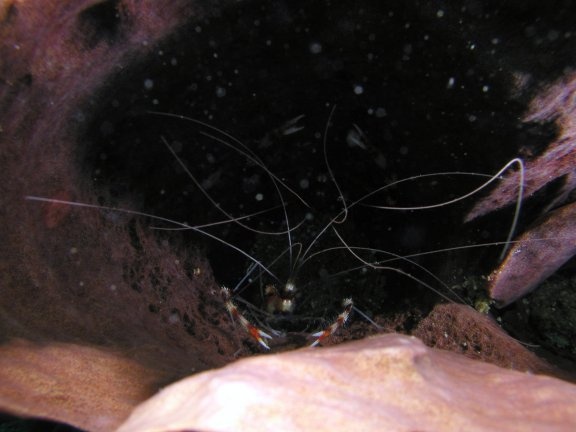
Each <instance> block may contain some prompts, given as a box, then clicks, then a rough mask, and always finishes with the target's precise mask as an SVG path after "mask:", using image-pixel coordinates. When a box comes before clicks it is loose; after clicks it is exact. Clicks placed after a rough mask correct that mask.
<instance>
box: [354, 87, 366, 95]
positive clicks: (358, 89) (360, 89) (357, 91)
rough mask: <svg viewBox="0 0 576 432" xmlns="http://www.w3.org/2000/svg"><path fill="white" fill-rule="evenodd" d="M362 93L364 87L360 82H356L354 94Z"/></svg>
mask: <svg viewBox="0 0 576 432" xmlns="http://www.w3.org/2000/svg"><path fill="white" fill-rule="evenodd" d="M362 93H364V87H363V86H361V85H360V84H356V85H355V86H354V94H357V95H361V94H362Z"/></svg>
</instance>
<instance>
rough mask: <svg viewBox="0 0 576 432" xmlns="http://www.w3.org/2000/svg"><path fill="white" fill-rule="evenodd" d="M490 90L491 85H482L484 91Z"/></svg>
mask: <svg viewBox="0 0 576 432" xmlns="http://www.w3.org/2000/svg"><path fill="white" fill-rule="evenodd" d="M488 90H490V87H489V86H487V85H485V86H484V87H482V91H483V92H484V93H488Z"/></svg>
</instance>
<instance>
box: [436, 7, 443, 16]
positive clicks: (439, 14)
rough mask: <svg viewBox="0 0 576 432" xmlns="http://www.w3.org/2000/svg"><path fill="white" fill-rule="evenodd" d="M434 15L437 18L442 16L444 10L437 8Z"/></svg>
mask: <svg viewBox="0 0 576 432" xmlns="http://www.w3.org/2000/svg"><path fill="white" fill-rule="evenodd" d="M436 16H437V17H438V18H442V17H443V16H444V11H443V10H442V9H440V10H438V11H437V12H436Z"/></svg>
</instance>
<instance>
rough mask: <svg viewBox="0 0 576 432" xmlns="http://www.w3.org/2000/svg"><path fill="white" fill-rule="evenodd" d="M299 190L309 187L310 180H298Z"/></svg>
mask: <svg viewBox="0 0 576 432" xmlns="http://www.w3.org/2000/svg"><path fill="white" fill-rule="evenodd" d="M299 184H300V188H301V189H308V187H309V186H310V180H308V179H307V178H304V179H302V180H300V183H299Z"/></svg>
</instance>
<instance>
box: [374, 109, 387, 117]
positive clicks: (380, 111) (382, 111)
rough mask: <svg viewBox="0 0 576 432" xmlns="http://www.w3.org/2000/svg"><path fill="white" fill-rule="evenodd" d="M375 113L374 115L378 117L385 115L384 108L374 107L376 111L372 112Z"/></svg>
mask: <svg viewBox="0 0 576 432" xmlns="http://www.w3.org/2000/svg"><path fill="white" fill-rule="evenodd" d="M374 114H375V115H376V117H378V118H382V117H386V114H387V113H386V110H385V109H384V108H382V107H379V108H376V112H375V113H374Z"/></svg>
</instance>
